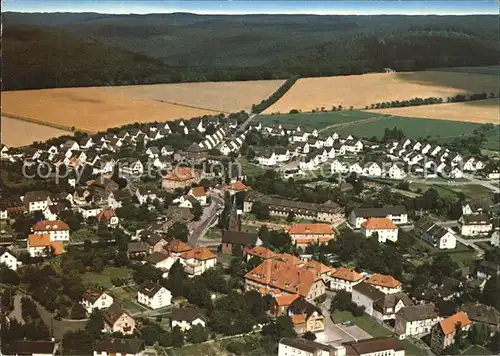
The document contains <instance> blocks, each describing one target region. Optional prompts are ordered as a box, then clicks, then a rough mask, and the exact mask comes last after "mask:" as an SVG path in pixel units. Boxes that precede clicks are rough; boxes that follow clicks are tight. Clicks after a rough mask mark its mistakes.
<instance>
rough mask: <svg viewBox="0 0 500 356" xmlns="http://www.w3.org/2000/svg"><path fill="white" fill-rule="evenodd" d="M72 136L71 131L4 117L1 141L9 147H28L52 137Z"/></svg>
mask: <svg viewBox="0 0 500 356" xmlns="http://www.w3.org/2000/svg"><path fill="white" fill-rule="evenodd" d="M72 134H73V133H72V132H70V131H64V130H60V129H55V128H53V127H49V126H45V125H40V124H35V123H33V122H28V121H23V120H17V119H11V118H10V117H5V116H2V139H1V140H2V143H3V144H4V145H7V146H9V147H21V146H27V145H30V144H32V143H33V142H35V141H46V140H48V139H49V138H52V137H58V136H62V135H72Z"/></svg>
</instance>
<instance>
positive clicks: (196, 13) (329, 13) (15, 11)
mask: <svg viewBox="0 0 500 356" xmlns="http://www.w3.org/2000/svg"><path fill="white" fill-rule="evenodd" d="M9 12H10V13H21V14H99V15H143V16H146V15H173V14H189V15H213V16H246V15H303V16H480V15H489V16H495V15H497V16H498V15H500V14H499V13H491V12H470V13H455V12H450V13H436V12H418V13H417V12H416V13H383V12H380V13H356V12H338V13H334V12H233V13H230V12H210V11H209V12H204V11H201V12H197V11H170V12H164V11H161V12H102V11H64V10H63V11H24V10H10V11H4V12H3V13H4V14H5V13H9Z"/></svg>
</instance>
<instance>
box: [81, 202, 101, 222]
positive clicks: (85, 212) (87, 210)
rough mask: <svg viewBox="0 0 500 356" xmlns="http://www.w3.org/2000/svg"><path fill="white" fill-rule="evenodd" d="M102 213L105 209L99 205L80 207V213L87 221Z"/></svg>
mask: <svg viewBox="0 0 500 356" xmlns="http://www.w3.org/2000/svg"><path fill="white" fill-rule="evenodd" d="M102 211H103V207H102V206H97V205H85V206H79V207H78V212H79V213H80V214H82V216H83V217H84V218H85V219H88V218H93V217H96V216H97V215H99V214H100V213H101V212H102Z"/></svg>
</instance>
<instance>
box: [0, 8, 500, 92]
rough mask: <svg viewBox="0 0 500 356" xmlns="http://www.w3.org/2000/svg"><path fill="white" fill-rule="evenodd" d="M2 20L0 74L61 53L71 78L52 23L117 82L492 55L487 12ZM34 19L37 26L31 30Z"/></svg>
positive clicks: (89, 79)
mask: <svg viewBox="0 0 500 356" xmlns="http://www.w3.org/2000/svg"><path fill="white" fill-rule="evenodd" d="M3 20H4V31H5V35H4V61H5V68H6V72H7V74H9V73H10V72H11V71H13V72H18V71H20V70H23V66H24V62H23V63H19V64H18V63H17V56H18V55H19V54H22V55H23V56H26V57H28V58H29V59H30V58H33V57H36V59H37V60H36V64H38V66H35V65H33V64H32V63H29V64H30V68H31V74H35V78H39V77H43V74H44V70H45V68H47V67H51V66H52V67H53V66H54V63H58V61H62V63H61V65H60V66H59V68H61V67H62V68H64V71H63V72H62V73H61V74H60V75H59V77H58V80H57V82H56V83H55V84H57V86H74V85H75V83H74V80H73V79H72V77H71V76H70V75H67V74H72V73H68V72H67V71H68V70H69V71H71V68H67V66H69V67H71V66H70V64H72V63H73V61H74V60H75V56H74V55H72V53H73V52H74V49H72V50H71V51H69V52H68V53H67V54H65V52H64V51H63V50H62V48H64V47H63V46H62V45H61V43H60V42H59V39H58V38H59V37H60V36H62V35H60V33H61V32H60V31H64V33H65V35H64V37H65V36H71V37H78V41H76V43H79V41H84V42H83V43H85V44H89V43H90V44H92V45H91V46H92V48H93V49H94V52H93V54H94V55H93V56H87V57H86V58H85V59H84V61H85V63H86V65H88V66H90V68H99V67H100V63H99V62H100V61H102V60H103V58H108V57H109V58H110V59H109V60H107V62H108V63H109V62H111V61H115V65H110V66H109V68H103V71H102V73H99V74H101V75H102V74H103V73H104V74H105V76H106V77H107V76H110V77H111V78H113V79H114V80H113V83H115V84H118V83H119V84H128V83H141V84H142V83H144V84H147V83H168V82H198V81H230V80H257V79H276V78H288V77H290V76H291V75H293V74H299V75H301V76H303V77H316V76H329V75H347V74H360V73H367V72H380V71H382V70H383V68H385V67H391V68H394V69H396V70H398V71H412V70H423V69H427V68H437V67H451V66H480V65H494V64H497V63H498V58H499V56H500V49H499V48H498V46H497V43H498V39H499V38H498V37H499V35H498V19H497V18H496V17H495V16H314V15H245V16H241V15H231V16H223V15H193V14H184V13H177V14H151V15H101V14H92V13H88V14H68V13H55V14H20V13H5V14H4V15H3ZM20 25H23V26H31V27H29V28H30V30H31V31H32V36H33V37H34V38H36V40H37V43H38V44H39V45H38V46H33V43H32V42H31V41H33V39H32V36H31V35H30V36H24V39H25V40H24V41H20V40H19V38H18V37H19V36H17V35H16V33H17V32H19V27H18V26H20ZM13 26H14V27H13ZM13 29H14V34H12V31H13ZM35 29H36V31H35ZM40 29H41V30H43V32H42V33H43V34H44V35H40V34H38V32H37V31H39V30H40ZM47 30H48V32H47ZM9 32H10V35H9ZM47 33H50V34H51V35H47ZM68 34H69V35H68ZM89 46H90V45H89ZM70 48H71V47H70ZM49 49H58V51H57V52H56V53H54V54H53V51H51V50H49ZM40 50H41V51H42V52H41V53H42V55H40V54H39V51H40ZM109 52H111V53H113V56H111V57H110V56H108V55H107V53H109ZM77 53H78V52H77ZM118 53H119V54H120V55H118ZM56 54H57V56H56ZM132 54H141V55H144V57H140V59H136V60H139V63H140V64H141V67H142V69H141V70H140V69H135V68H134V66H135V62H134V60H131V59H130V58H132V59H133V58H134V56H133V55H132ZM76 60H77V61H78V59H76ZM24 61H26V60H24ZM118 68H119V69H118ZM108 71H109V73H108ZM116 72H118V73H116ZM4 73H5V72H4ZM113 73H115V74H114V75H113ZM99 74H96V72H94V71H92V70H91V71H90V73H87V74H86V76H85V78H82V79H83V80H84V82H85V83H82V82H81V81H79V84H80V85H90V84H93V85H105V84H106V82H105V81H103V80H100V78H99ZM52 81H53V80H52ZM52 84H54V83H47V82H44V81H43V80H42V81H38V82H37V81H36V80H35V79H33V80H30V77H29V76H27V77H24V76H23V78H19V79H17V80H15V81H14V80H11V78H6V80H5V83H4V85H5V88H7V89H21V88H35V87H49V86H50V85H52Z"/></svg>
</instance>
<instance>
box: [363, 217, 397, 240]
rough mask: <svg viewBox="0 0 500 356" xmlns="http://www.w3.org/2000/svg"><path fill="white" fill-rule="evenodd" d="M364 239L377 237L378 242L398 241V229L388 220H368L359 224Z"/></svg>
mask: <svg viewBox="0 0 500 356" xmlns="http://www.w3.org/2000/svg"><path fill="white" fill-rule="evenodd" d="M361 233H362V234H363V235H364V236H365V237H367V238H368V237H372V236H374V235H375V234H376V235H375V236H377V238H378V242H386V241H387V240H389V241H392V242H396V241H398V227H397V226H396V225H395V224H394V223H393V222H392V221H391V220H390V219H388V218H369V219H368V220H366V221H365V222H363V223H362V224H361Z"/></svg>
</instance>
